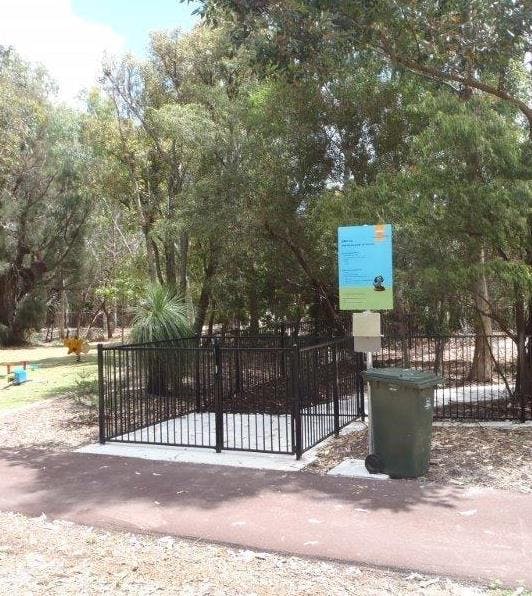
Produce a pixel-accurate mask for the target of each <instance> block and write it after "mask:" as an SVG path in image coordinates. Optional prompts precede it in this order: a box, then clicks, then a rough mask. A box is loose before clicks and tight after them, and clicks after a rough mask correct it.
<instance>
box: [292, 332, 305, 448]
mask: <svg viewBox="0 0 532 596" xmlns="http://www.w3.org/2000/svg"><path fill="white" fill-rule="evenodd" d="M290 368H291V369H292V370H291V373H292V445H293V448H294V452H295V454H296V458H297V459H301V454H302V453H303V441H302V433H301V379H300V378H299V347H298V345H297V344H294V345H293V347H292V350H291V351H290Z"/></svg>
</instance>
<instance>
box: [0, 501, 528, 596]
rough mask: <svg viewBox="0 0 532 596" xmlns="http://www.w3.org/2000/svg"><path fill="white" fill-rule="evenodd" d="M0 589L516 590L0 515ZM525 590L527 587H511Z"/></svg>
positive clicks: (198, 593)
mask: <svg viewBox="0 0 532 596" xmlns="http://www.w3.org/2000/svg"><path fill="white" fill-rule="evenodd" d="M0 593H1V594H8V593H12V594H39V595H40V594H49V595H61V596H63V595H66V594H76V595H77V594H84V595H97V594H98V595H99V594H113V595H117V596H119V595H122V594H128V595H129V594H134V595H139V596H140V595H148V594H168V595H170V594H172V595H174V594H183V595H194V596H206V595H213V596H214V595H218V596H224V595H232V596H233V595H234V596H237V595H244V594H245V595H248V596H251V595H257V596H262V595H271V596H273V595H276V596H277V595H287V596H288V595H296V594H297V595H308V596H318V595H322V594H323V595H349V594H363V595H378V594H423V595H426V596H436V595H461V596H466V595H467V596H476V595H481V594H493V595H494V596H497V595H499V594H511V593H512V592H511V591H503V590H500V589H499V588H498V587H497V586H491V587H488V586H486V587H479V586H471V585H466V584H463V583H460V582H455V581H452V580H450V579H446V578H437V577H428V576H423V575H420V574H418V573H411V572H403V573H399V572H392V571H385V570H377V569H370V568H366V567H355V566H351V565H341V564H335V563H330V562H323V561H309V560H305V559H301V558H297V557H285V556H281V555H274V554H269V553H261V552H253V551H249V550H240V549H233V548H228V547H224V546H218V545H211V544H203V543H197V542H192V541H187V540H177V539H174V538H172V537H169V536H166V537H153V536H138V535H133V534H130V533H125V532H113V533H110V532H104V531H100V530H95V529H93V528H89V527H85V526H79V525H75V524H72V523H70V522H65V521H50V520H48V519H47V518H46V517H45V516H41V517H39V518H34V519H28V518H25V517H23V516H20V515H16V514H12V513H0ZM514 593H516V594H524V592H522V591H517V592H514Z"/></svg>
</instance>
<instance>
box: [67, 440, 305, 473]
mask: <svg viewBox="0 0 532 596" xmlns="http://www.w3.org/2000/svg"><path fill="white" fill-rule="evenodd" d="M77 452H78V453H93V454H97V455H116V456H119V457H136V458H140V459H150V460H154V461H171V462H178V463H191V464H210V465H215V466H232V467H235V468H253V469H255V470H279V471H286V472H289V471H292V472H293V471H298V470H301V469H303V468H304V467H305V466H308V465H309V464H310V463H312V462H313V461H314V460H315V459H316V453H315V450H314V449H312V450H309V451H307V452H306V453H304V454H303V456H302V457H301V459H300V460H297V459H296V458H295V456H294V455H289V454H287V455H284V454H277V453H252V452H249V451H222V452H221V453H216V451H214V449H207V448H206V449H202V448H199V447H165V446H163V445H140V444H138V443H137V444H135V443H131V444H128V443H112V442H111V443H105V444H104V445H100V444H99V443H95V444H93V445H87V446H85V447H81V448H80V449H77Z"/></svg>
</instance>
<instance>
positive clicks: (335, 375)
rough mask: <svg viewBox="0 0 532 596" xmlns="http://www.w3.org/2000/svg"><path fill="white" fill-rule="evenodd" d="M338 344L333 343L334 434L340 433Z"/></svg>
mask: <svg viewBox="0 0 532 596" xmlns="http://www.w3.org/2000/svg"><path fill="white" fill-rule="evenodd" d="M337 345H338V344H337V343H336V342H334V343H333V350H332V354H333V414H334V434H335V435H336V436H338V435H339V433H340V404H339V402H338V354H337Z"/></svg>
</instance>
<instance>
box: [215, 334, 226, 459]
mask: <svg viewBox="0 0 532 596" xmlns="http://www.w3.org/2000/svg"><path fill="white" fill-rule="evenodd" d="M213 351H214V407H215V415H214V418H215V425H214V429H215V435H216V453H221V451H222V448H223V446H224V416H223V377H222V358H221V352H220V343H219V341H218V338H216V339H215V340H214V347H213Z"/></svg>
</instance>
